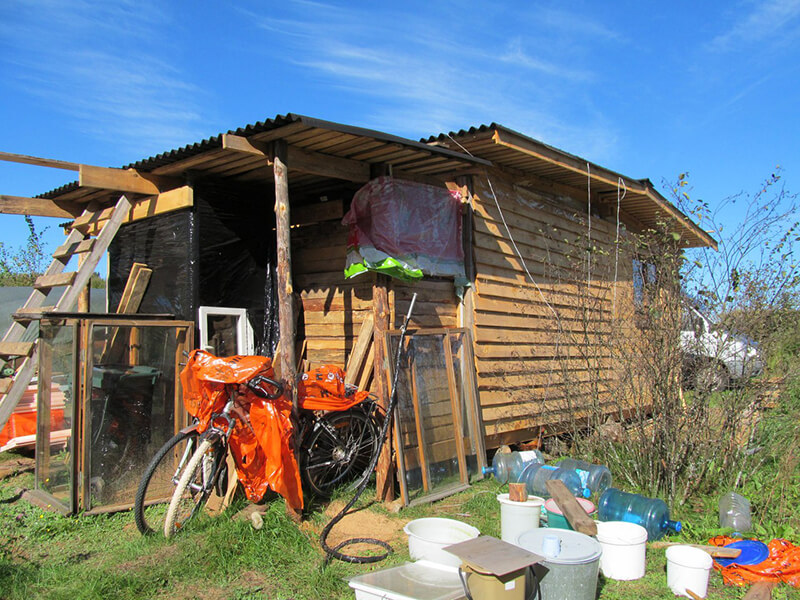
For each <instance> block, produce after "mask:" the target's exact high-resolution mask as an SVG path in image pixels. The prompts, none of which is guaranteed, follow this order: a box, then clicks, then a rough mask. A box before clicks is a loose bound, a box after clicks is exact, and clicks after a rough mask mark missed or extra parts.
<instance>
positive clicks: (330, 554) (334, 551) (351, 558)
mask: <svg viewBox="0 0 800 600" xmlns="http://www.w3.org/2000/svg"><path fill="white" fill-rule="evenodd" d="M416 300H417V294H416V292H415V293H414V295H413V296H412V298H411V305H410V306H409V307H408V314H406V318H405V320H404V321H403V326H402V327H401V328H400V341H399V342H398V343H397V352H396V353H395V360H394V377H393V379H392V395H391V396H390V397H389V406H388V407H387V408H386V417H385V418H384V420H383V426H382V427H381V433H380V436H379V437H378V451H377V452H376V453H375V456H373V457H372V462H370V465H369V469H368V471H369V472H370V473H371V472H372V471H373V470H374V469H375V466H376V465H377V464H378V458H379V457H380V455H381V450H382V449H383V445H384V444H385V443H386V435H387V434H388V433H389V425H390V424H391V422H392V416H393V415H394V407H395V405H396V404H397V378H398V375H399V373H400V358H401V354H402V352H403V340H404V339H405V337H406V329H408V322H409V321H410V320H411V311H412V310H414V302H416ZM367 485H369V477H366V478H365V479H364V481H362V482H361V485H359V486H358V488H357V489H356V493H355V494H354V495H353V497H352V498H351V500H350V502H348V503H347V505H346V506H345V507H344V508H343V509H342V510H341V511H339V513H338V514H337V515H336V516H335V517H333V518H332V519H331V520H330V521H329V522H328V524H327V525H326V526H325V529H323V530H322V533H321V534H320V536H319V544H320V546H322V549H323V550H324V551H325V553H326V556H325V562H324V564H325V565H327V564H328V562H330V560H331V559H332V558H335V559H337V560H341V561H344V562H349V563H362V564H363V563H374V562H380V561H382V560H383V559H385V558H386V557H387V556H389V554H391V553H392V552H393V551H394V550H393V549H392V547H391V546H390V545H389V544H388V543H387V542H384V541H383V540H378V539H375V538H350V539H348V540H345V541H343V542H341V543H340V544H337V545H336V546H335V547H333V548H331V547H330V546H328V535H329V534H330V532H331V529H333V528H334V527H335V526H336V524H337V523H338V522H339V521H341V520H342V519H343V518H344V516H345V515H346V514H347V512H348V511H349V510H350V509H351V508H352V507H353V505H354V504H355V503H356V502H358V499H359V498H360V497H361V494H363V493H364V490H365V489H366V488H367ZM353 544H372V545H374V546H380V547H381V548H383V549H385V550H386V552H384V553H383V554H376V555H374V556H356V555H352V554H345V553H343V552H339V550H341V549H342V548H344V547H346V546H351V545H353Z"/></svg>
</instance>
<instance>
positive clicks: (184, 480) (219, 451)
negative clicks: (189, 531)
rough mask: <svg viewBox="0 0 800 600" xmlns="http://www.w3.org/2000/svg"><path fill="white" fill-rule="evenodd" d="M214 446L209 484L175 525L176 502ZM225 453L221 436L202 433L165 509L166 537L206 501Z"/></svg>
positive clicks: (225, 449) (175, 530)
mask: <svg viewBox="0 0 800 600" xmlns="http://www.w3.org/2000/svg"><path fill="white" fill-rule="evenodd" d="M212 448H214V452H215V456H214V462H215V464H214V469H213V471H212V473H211V479H210V484H209V486H208V488H207V489H204V490H203V491H202V492H201V493H200V494H199V495H198V497H197V498H193V499H192V502H193V507H192V510H191V512H190V513H189V516H187V517H186V518H185V519H183V520H182V521H181V522H180V524H178V525H176V517H177V515H176V511H177V507H178V504H179V503H180V498H181V497H182V496H183V493H184V492H185V491H186V488H187V487H189V484H190V482H191V481H192V478H193V477H194V475H195V473H196V472H197V469H198V467H200V466H201V464H200V463H201V460H202V459H203V455H204V454H205V453H206V452H208V451H209V450H210V449H212ZM226 453H227V448H226V447H225V444H224V441H223V438H222V437H220V436H219V435H218V434H216V433H211V434H210V435H204V436H203V437H202V439H201V441H200V443H199V444H198V446H197V449H196V450H195V451H194V454H193V455H192V458H191V459H190V460H189V462H188V463H186V466H185V467H184V469H183V470H182V471H181V476H180V480H179V481H178V484H177V485H176V486H175V491H174V492H173V494H172V500H170V505H169V508H168V509H167V516H166V518H165V520H164V535H165V536H166V537H167V538H171V537H172V536H173V535H175V533H177V532H178V530H180V529H182V528H183V527H184V526H185V525H186V523H188V522H189V521H191V520H192V519H193V518H194V516H195V515H196V514H197V512H198V511H199V510H200V509H201V508H202V507H203V505H204V504H205V503H206V501H208V498H209V497H210V496H211V492H212V491H213V489H214V482H215V479H216V477H217V475H218V468H219V466H220V462H221V461H224V460H225V455H226Z"/></svg>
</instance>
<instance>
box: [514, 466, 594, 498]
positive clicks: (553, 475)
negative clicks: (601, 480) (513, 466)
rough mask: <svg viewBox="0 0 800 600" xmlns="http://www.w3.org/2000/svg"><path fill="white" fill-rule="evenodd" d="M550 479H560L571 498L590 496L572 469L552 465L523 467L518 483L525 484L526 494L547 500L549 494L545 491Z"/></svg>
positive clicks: (590, 493)
mask: <svg viewBox="0 0 800 600" xmlns="http://www.w3.org/2000/svg"><path fill="white" fill-rule="evenodd" d="M550 479H560V480H561V481H563V482H564V485H566V486H567V489H568V490H569V491H570V492H571V493H572V495H573V496H583V497H584V498H588V497H589V496H591V495H592V492H590V491H589V490H588V489H587V488H585V487H584V486H583V485H582V484H581V478H580V477H578V474H577V473H576V472H575V471H573V470H572V469H563V468H561V467H557V466H553V465H545V464H541V463H534V464H531V465H528V466H527V467H525V470H524V471H522V475H521V476H520V479H519V481H520V483H523V482H524V483H525V487H526V488H528V493H529V494H531V495H533V496H541V497H542V498H549V497H550V492H548V491H547V481H549V480H550Z"/></svg>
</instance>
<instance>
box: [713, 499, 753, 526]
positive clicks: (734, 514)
mask: <svg viewBox="0 0 800 600" xmlns="http://www.w3.org/2000/svg"><path fill="white" fill-rule="evenodd" d="M719 526H720V527H730V528H732V529H733V530H734V533H742V532H744V531H750V530H751V529H752V528H753V524H752V521H751V519H750V501H749V500H748V499H747V498H745V497H744V496H740V495H739V494H737V493H736V492H728V493H727V494H724V495H723V496H722V497H721V498H720V499H719Z"/></svg>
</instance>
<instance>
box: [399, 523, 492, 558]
mask: <svg viewBox="0 0 800 600" xmlns="http://www.w3.org/2000/svg"><path fill="white" fill-rule="evenodd" d="M403 531H405V532H406V534H407V535H408V553H409V554H410V555H411V559H412V560H420V559H424V560H428V561H430V562H434V563H438V564H441V565H448V566H451V567H459V566H461V559H460V558H458V557H457V556H456V555H455V554H450V553H449V552H446V551H445V550H442V548H444V547H445V546H450V545H452V544H457V543H459V542H466V541H467V540H471V539H474V538H476V537H478V536H479V535H480V533H481V532H480V531H478V530H477V529H476V528H475V527H473V526H472V525H468V524H466V523H462V522H461V521H456V520H455V519H442V518H439V517H428V518H425V519H415V520H413V521H409V522H408V523H406V526H405V527H403Z"/></svg>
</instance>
